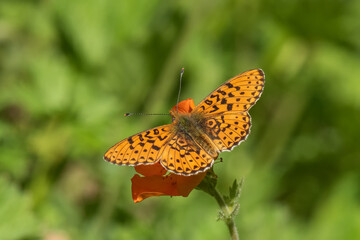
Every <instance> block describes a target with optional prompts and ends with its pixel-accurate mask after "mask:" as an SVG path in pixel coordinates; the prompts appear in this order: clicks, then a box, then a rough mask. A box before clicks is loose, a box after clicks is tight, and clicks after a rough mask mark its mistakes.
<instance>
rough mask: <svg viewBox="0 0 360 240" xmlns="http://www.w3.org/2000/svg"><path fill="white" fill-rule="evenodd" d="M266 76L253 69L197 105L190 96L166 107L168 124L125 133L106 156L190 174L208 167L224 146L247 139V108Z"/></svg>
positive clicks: (117, 161)
mask: <svg viewBox="0 0 360 240" xmlns="http://www.w3.org/2000/svg"><path fill="white" fill-rule="evenodd" d="M264 82H265V76H264V72H263V71H262V70H261V69H254V70H250V71H247V72H244V73H242V74H239V75H238V76H236V77H234V78H232V79H230V80H229V81H227V82H225V83H224V84H222V85H221V86H220V87H218V88H217V89H216V90H215V91H213V92H212V93H211V94H210V95H209V96H207V97H206V98H205V99H204V100H203V101H202V102H200V103H199V105H197V106H196V107H195V105H194V102H193V100H192V99H187V100H184V101H182V102H180V103H179V104H178V105H176V106H175V107H173V108H172V109H171V110H170V114H171V116H172V119H173V121H172V123H171V124H168V125H163V126H159V127H155V128H153V129H149V130H147V131H144V132H141V133H138V134H135V135H133V136H131V137H128V138H126V139H124V140H122V141H120V142H118V143H117V144H115V145H114V146H113V147H111V148H110V149H109V150H108V151H107V152H106V153H105V156H104V159H105V160H106V161H109V162H111V163H114V164H118V165H129V166H137V165H144V164H154V163H156V162H158V161H160V163H161V165H162V166H163V167H164V168H165V169H166V170H168V171H170V172H173V173H175V174H181V175H194V174H197V173H200V172H204V171H206V170H208V169H209V168H211V166H212V165H213V163H214V160H215V159H217V157H218V155H219V153H220V152H222V151H231V150H232V149H233V148H234V147H235V146H237V145H239V144H240V143H241V142H242V141H244V140H245V139H246V137H247V136H248V134H249V130H250V126H251V118H250V115H249V113H248V110H249V109H250V108H251V107H252V106H253V105H254V104H255V103H256V101H257V100H258V99H259V97H260V95H261V93H262V92H263V89H264Z"/></svg>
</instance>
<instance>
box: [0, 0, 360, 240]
mask: <svg viewBox="0 0 360 240" xmlns="http://www.w3.org/2000/svg"><path fill="white" fill-rule="evenodd" d="M359 16H360V1H357V0H348V1H343V0H332V1H327V0H318V1H312V0H293V1H285V0H281V1H272V0H253V1H236V0H214V1H205V0H199V1H191V0H184V1H161V0H151V1H150V0H136V1H118V0H76V1H74V0H62V1H55V0H32V1H25V0H23V1H21V0H13V1H12V0H8V1H7V0H1V1H0V239H3V240H8V239H29V240H31V239H46V240H69V239H80V240H81V239H86V240H88V239H90V240H92V239H94V240H98V239H109V240H111V239H160V240H161V239H179V240H180V239H189V240H190V239H228V232H227V228H226V226H225V224H223V223H222V222H217V221H216V216H217V212H218V206H217V204H216V202H215V200H214V199H212V198H210V197H209V196H208V195H206V194H205V193H203V192H200V191H193V192H192V193H191V194H190V196H189V197H187V198H183V197H173V198H170V197H158V198H149V199H146V200H145V201H144V202H141V203H138V204H134V203H133V202H132V198H131V189H130V187H131V182H130V179H131V177H132V176H133V174H134V170H133V169H132V168H131V167H119V166H115V165H111V164H109V163H106V162H104V161H103V160H102V156H103V154H104V152H105V151H106V150H107V149H108V148H109V147H110V146H112V145H113V144H114V143H116V142H117V141H119V140H122V139H123V138H125V137H127V136H130V135H132V134H135V133H137V132H139V131H142V130H145V129H147V128H150V127H153V126H157V125H159V124H166V123H169V122H170V121H171V119H170V118H169V117H167V116H140V117H131V118H130V117H129V118H124V117H123V114H124V113H125V112H146V113H167V112H168V110H170V108H171V107H173V106H174V105H175V104H176V98H177V92H178V89H179V81H178V78H179V73H180V69H181V67H184V68H185V74H184V78H183V86H182V93H181V99H186V98H193V99H194V101H195V103H198V102H199V101H201V100H202V99H203V98H204V97H205V96H207V95H208V94H209V93H210V92H211V91H212V90H214V89H215V88H216V87H218V86H219V85H220V84H221V83H223V82H224V81H226V80H227V79H229V78H231V77H233V76H235V75H236V74H239V73H241V72H243V71H246V70H249V69H253V68H262V69H263V70H264V71H265V74H266V84H265V90H264V93H263V95H262V97H261V99H260V101H259V102H258V103H257V104H256V105H255V106H254V108H252V109H251V110H250V113H251V115H252V119H253V127H252V132H251V134H250V136H249V138H248V140H247V141H246V142H245V143H242V144H241V145H240V147H237V148H235V149H234V150H233V151H232V152H227V153H223V154H221V156H222V157H223V159H224V161H223V162H222V163H220V164H216V165H215V167H214V168H215V172H216V173H217V174H218V189H219V190H220V191H221V192H223V193H226V192H227V189H228V187H229V186H230V185H231V183H232V181H233V180H234V179H240V178H241V177H245V184H244V187H243V191H242V196H241V199H240V203H241V208H240V212H239V216H238V217H237V218H236V223H237V226H238V228H239V234H240V237H241V238H242V239H259V240H260V239H261V240H262V239H320V240H321V239H324V240H325V239H326V240H331V239H360V201H359V200H360V176H359V175H360V174H359V173H360V145H359V142H360V138H359V136H360V77H359V76H360V57H359V56H360V17H359Z"/></svg>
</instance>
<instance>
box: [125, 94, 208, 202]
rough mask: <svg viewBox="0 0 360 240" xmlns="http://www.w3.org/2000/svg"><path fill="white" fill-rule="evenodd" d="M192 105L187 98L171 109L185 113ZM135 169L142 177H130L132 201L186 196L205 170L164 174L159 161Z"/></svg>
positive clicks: (190, 109)
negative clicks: (193, 173)
mask: <svg viewBox="0 0 360 240" xmlns="http://www.w3.org/2000/svg"><path fill="white" fill-rule="evenodd" d="M194 107H195V104H194V101H193V100H192V99H187V100H184V101H182V102H180V103H179V104H178V109H177V107H176V106H175V107H173V108H172V109H171V111H177V110H178V111H179V112H181V113H187V112H191V111H192V109H193V108H194ZM171 111H170V112H171ZM135 170H136V171H137V172H138V173H140V174H142V175H143V177H141V176H140V175H138V174H135V175H134V177H133V178H132V179H131V182H132V187H131V191H132V197H133V200H134V203H138V202H141V201H142V200H144V199H146V198H148V197H155V196H183V197H187V196H188V195H189V194H190V192H191V191H192V190H193V189H194V188H195V187H196V186H197V185H199V183H200V182H201V181H202V180H203V178H204V177H205V175H206V172H202V173H199V174H196V175H192V176H183V175H177V174H174V173H170V174H166V173H167V171H166V169H165V168H163V166H161V164H160V162H157V163H155V164H152V165H140V166H136V167H135Z"/></svg>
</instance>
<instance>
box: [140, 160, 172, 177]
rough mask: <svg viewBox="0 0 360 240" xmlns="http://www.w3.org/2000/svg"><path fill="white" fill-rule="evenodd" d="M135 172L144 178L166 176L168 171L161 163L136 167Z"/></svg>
mask: <svg viewBox="0 0 360 240" xmlns="http://www.w3.org/2000/svg"><path fill="white" fill-rule="evenodd" d="M135 171H136V172H138V173H140V174H141V175H144V176H153V175H159V176H162V175H165V174H166V172H167V171H166V169H165V168H164V167H163V166H162V165H161V164H160V161H158V162H156V163H154V164H151V165H139V166H135Z"/></svg>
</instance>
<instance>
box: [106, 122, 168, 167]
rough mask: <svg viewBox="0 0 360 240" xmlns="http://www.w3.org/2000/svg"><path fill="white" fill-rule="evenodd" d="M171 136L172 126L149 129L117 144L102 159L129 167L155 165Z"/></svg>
mask: <svg viewBox="0 0 360 240" xmlns="http://www.w3.org/2000/svg"><path fill="white" fill-rule="evenodd" d="M173 135H174V134H173V132H172V124H168V125H163V126H160V127H156V128H153V129H149V130H147V131H144V132H141V133H138V134H135V135H133V136H131V137H128V138H125V139H124V140H122V141H120V142H118V143H117V144H115V145H114V146H113V147H111V148H110V149H109V150H108V151H107V152H106V153H105V155H104V159H105V160H106V161H108V162H111V163H114V164H118V165H130V166H136V165H141V164H152V163H155V162H157V160H158V159H159V157H160V156H161V154H162V152H163V151H164V147H165V146H166V144H167V143H168V141H169V140H170V139H171V138H172V137H173Z"/></svg>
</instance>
